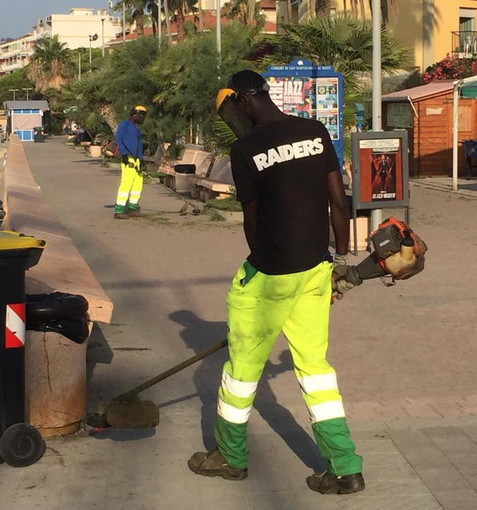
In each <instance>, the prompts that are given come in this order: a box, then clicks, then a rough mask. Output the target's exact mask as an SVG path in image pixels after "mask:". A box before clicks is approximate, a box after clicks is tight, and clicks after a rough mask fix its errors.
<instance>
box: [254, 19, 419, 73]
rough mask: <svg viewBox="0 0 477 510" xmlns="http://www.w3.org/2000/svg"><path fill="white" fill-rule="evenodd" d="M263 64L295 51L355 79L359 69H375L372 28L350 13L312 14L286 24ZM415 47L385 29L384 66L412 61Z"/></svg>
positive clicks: (291, 56) (285, 58)
mask: <svg viewBox="0 0 477 510" xmlns="http://www.w3.org/2000/svg"><path fill="white" fill-rule="evenodd" d="M283 29H284V34H283V35H282V36H280V37H278V38H277V39H276V40H275V42H273V44H274V52H273V54H272V55H268V56H266V57H265V58H264V59H263V64H266V65H272V64H278V65H279V64H286V63H288V62H290V61H291V60H293V59H294V58H296V55H300V56H301V57H304V58H308V59H310V60H311V61H312V62H314V63H315V64H318V65H332V66H333V67H334V68H335V70H336V71H339V72H341V73H343V75H344V76H345V79H346V80H348V81H349V82H350V81H353V80H354V79H355V75H354V73H356V72H370V71H371V70H372V52H373V32H372V28H371V27H370V26H369V25H368V24H367V23H365V22H363V21H360V20H358V19H356V18H355V17H353V16H350V15H340V16H335V17H332V18H331V17H317V18H311V19H309V20H308V21H307V22H306V23H304V24H301V25H295V24H291V23H290V24H286V25H284V26H283ZM411 63H412V51H411V50H410V49H409V48H407V47H406V46H404V45H403V44H402V43H401V42H400V41H399V40H397V39H395V38H394V37H392V36H391V35H390V34H389V32H387V31H386V30H385V29H384V28H383V30H382V69H383V71H385V72H390V73H392V72H393V71H395V70H396V69H400V68H403V67H406V66H408V65H411Z"/></svg>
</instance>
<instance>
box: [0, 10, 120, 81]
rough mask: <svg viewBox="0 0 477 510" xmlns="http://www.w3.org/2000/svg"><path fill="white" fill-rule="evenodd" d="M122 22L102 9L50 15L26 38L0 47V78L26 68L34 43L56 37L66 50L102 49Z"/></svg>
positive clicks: (114, 35) (118, 30) (113, 36)
mask: <svg viewBox="0 0 477 510" xmlns="http://www.w3.org/2000/svg"><path fill="white" fill-rule="evenodd" d="M121 23H122V21H121V19H119V18H116V17H113V16H111V15H110V13H109V11H107V10H102V9H82V8H76V7H75V8H72V9H70V10H69V12H68V14H51V15H49V16H47V17H45V18H41V19H39V20H38V21H37V23H36V25H35V26H34V27H33V31H32V33H30V34H27V35H26V36H24V37H22V38H20V39H15V40H13V41H9V42H5V43H3V44H0V75H2V74H7V73H11V72H13V71H15V70H17V69H20V68H21V67H24V66H26V65H27V64H28V63H29V61H30V58H31V55H32V54H33V52H34V47H35V41H37V40H38V39H41V38H42V37H51V36H53V35H57V36H58V40H59V41H60V42H61V43H65V44H66V46H67V47H68V48H70V49H75V48H102V47H104V46H106V45H107V44H108V41H109V40H111V39H114V38H115V37H116V35H117V34H118V33H120V32H121V30H122V25H121Z"/></svg>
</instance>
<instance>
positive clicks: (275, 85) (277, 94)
mask: <svg viewBox="0 0 477 510" xmlns="http://www.w3.org/2000/svg"><path fill="white" fill-rule="evenodd" d="M262 74H263V77H264V78H265V79H266V80H267V83H268V84H269V85H270V92H269V93H270V97H271V99H272V101H273V102H274V103H275V104H276V105H277V106H278V108H279V109H280V110H281V111H283V112H284V113H287V114H289V115H295V116H297V117H303V118H306V119H315V120H319V121H321V122H322V123H323V124H324V125H325V127H326V128H327V130H328V132H329V134H330V137H331V140H332V142H333V146H334V148H335V151H336V154H337V156H338V160H339V162H340V165H341V166H343V157H344V155H343V136H344V127H343V92H344V89H343V75H342V74H341V73H338V72H335V71H334V69H333V68H332V67H331V66H317V65H314V64H313V63H312V62H311V61H309V60H306V59H295V60H293V61H292V62H290V64H288V65H286V66H269V68H268V70H267V72H265V73H262Z"/></svg>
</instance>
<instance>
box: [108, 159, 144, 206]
mask: <svg viewBox="0 0 477 510" xmlns="http://www.w3.org/2000/svg"><path fill="white" fill-rule="evenodd" d="M129 161H130V162H131V163H134V167H131V166H129V165H125V164H124V163H121V182H120V184H119V189H118V195H117V197H116V206H115V208H114V212H115V213H124V212H126V210H127V209H128V207H129V209H139V200H140V198H141V193H142V188H143V185H144V178H143V176H142V175H141V174H140V173H139V168H140V164H141V162H140V160H139V158H129ZM127 206H128V207H127Z"/></svg>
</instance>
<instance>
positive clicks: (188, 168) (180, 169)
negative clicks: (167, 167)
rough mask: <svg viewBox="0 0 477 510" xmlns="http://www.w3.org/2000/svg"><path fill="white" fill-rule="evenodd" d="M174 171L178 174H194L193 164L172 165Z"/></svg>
mask: <svg viewBox="0 0 477 510" xmlns="http://www.w3.org/2000/svg"><path fill="white" fill-rule="evenodd" d="M174 171H175V172H177V173H178V174H195V165H193V164H185V163H183V164H180V165H174Z"/></svg>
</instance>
